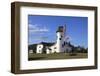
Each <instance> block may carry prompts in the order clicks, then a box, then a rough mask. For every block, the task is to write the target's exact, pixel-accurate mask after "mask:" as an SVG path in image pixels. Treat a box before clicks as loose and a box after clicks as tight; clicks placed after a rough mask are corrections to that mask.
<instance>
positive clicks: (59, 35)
mask: <svg viewBox="0 0 100 76" xmlns="http://www.w3.org/2000/svg"><path fill="white" fill-rule="evenodd" d="M56 33H57V43H56V46H57V51H56V52H58V53H59V52H63V43H64V37H65V27H64V26H59V27H58V29H57V31H56Z"/></svg>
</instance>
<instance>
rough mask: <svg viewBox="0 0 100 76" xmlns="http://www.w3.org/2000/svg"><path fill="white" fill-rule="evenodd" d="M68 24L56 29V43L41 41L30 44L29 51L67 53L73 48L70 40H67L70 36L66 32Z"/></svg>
mask: <svg viewBox="0 0 100 76" xmlns="http://www.w3.org/2000/svg"><path fill="white" fill-rule="evenodd" d="M65 32H66V25H64V26H59V27H58V29H57V30H56V35H57V39H56V41H55V42H54V43H48V42H41V43H38V44H33V45H30V46H29V47H28V48H29V50H28V51H29V53H46V54H50V53H61V52H62V53H65V52H70V51H71V50H72V46H71V44H70V42H67V40H68V38H67V36H66V34H65Z"/></svg>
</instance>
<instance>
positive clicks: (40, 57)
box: [28, 53, 88, 60]
mask: <svg viewBox="0 0 100 76" xmlns="http://www.w3.org/2000/svg"><path fill="white" fill-rule="evenodd" d="M87 57H88V55H87V53H76V54H69V53H53V54H34V53H33V54H29V55H28V60H52V59H79V58H87Z"/></svg>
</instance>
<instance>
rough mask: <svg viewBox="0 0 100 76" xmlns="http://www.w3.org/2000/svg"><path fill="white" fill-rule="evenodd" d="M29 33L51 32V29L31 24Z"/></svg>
mask: <svg viewBox="0 0 100 76" xmlns="http://www.w3.org/2000/svg"><path fill="white" fill-rule="evenodd" d="M29 31H30V32H49V29H48V28H47V27H45V26H43V27H39V25H37V24H34V25H32V24H29Z"/></svg>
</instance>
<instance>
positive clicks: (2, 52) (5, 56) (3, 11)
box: [0, 0, 100, 76]
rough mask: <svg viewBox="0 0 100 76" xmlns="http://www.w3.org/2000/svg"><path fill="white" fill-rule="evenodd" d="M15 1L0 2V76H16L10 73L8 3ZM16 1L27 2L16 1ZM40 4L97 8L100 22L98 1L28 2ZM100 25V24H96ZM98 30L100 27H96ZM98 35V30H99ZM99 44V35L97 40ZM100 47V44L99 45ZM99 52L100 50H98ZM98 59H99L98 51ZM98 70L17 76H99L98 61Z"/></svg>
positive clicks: (39, 0)
mask: <svg viewBox="0 0 100 76" xmlns="http://www.w3.org/2000/svg"><path fill="white" fill-rule="evenodd" d="M11 1H15V0H10V1H9V0H1V2H0V76H16V75H14V74H12V73H10V60H11V58H10V55H11V48H10V47H11V46H10V44H11V41H10V35H11V34H10V33H11V31H10V30H11V28H10V25H11V23H10V21H11V15H10V3H11ZM17 1H29V0H17ZM31 1H32V2H39V3H40V2H41V3H57V4H74V5H87V6H88V5H90V6H98V7H99V18H98V20H100V0H30V2H31ZM98 24H100V22H99V23H98ZM98 28H100V26H98ZM99 33H100V29H99ZM98 39H99V40H98V41H99V42H100V35H99V38H98ZM99 46H100V44H99ZM99 50H100V48H99ZM98 53H99V58H100V51H98ZM98 64H99V69H98V70H81V71H67V72H66V71H65V72H52V73H38V74H21V75H18V76H55V75H56V76H82V75H83V76H94V75H95V76H100V75H99V74H100V71H99V70H100V59H99V63H98Z"/></svg>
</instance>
